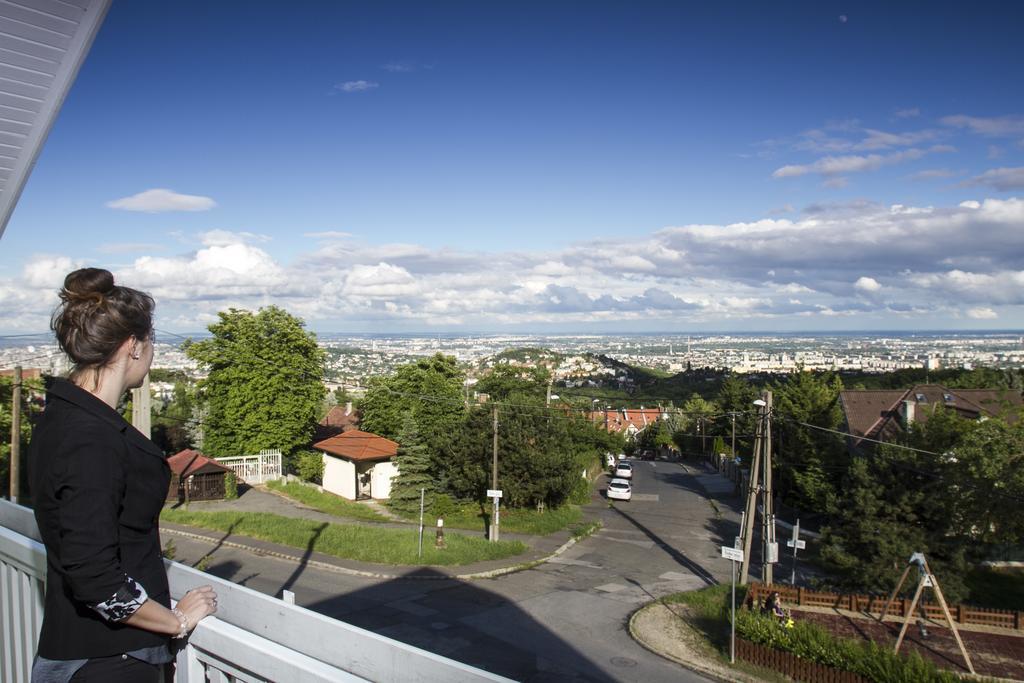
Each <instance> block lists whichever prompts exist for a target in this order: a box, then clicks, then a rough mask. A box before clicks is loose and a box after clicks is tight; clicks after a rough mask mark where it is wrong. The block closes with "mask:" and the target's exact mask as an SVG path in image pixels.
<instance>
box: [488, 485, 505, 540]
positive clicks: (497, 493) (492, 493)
mask: <svg viewBox="0 0 1024 683" xmlns="http://www.w3.org/2000/svg"><path fill="white" fill-rule="evenodd" d="M501 493H502V491H501V489H487V497H488V498H490V499H492V500H493V501H494V512H493V513H492V514H493V517H492V520H493V521H492V526H491V529H493V531H494V533H493V534H492V535H491V540H492V541H497V540H498V534H499V533H500V531H499V529H500V528H501V526H500V524H501V522H500V519H501V518H500V517H499V515H500V514H501V513H500V512H499V511H498V501H499V500H501Z"/></svg>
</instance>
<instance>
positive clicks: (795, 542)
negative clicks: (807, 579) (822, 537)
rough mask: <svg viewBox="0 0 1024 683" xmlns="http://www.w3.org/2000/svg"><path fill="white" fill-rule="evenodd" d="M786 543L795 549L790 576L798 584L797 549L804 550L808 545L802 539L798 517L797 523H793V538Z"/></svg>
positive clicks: (790, 580) (794, 583)
mask: <svg viewBox="0 0 1024 683" xmlns="http://www.w3.org/2000/svg"><path fill="white" fill-rule="evenodd" d="M786 545H787V546H789V547H790V548H792V549H793V572H792V574H791V575H790V577H789V582H790V583H791V584H792V585H794V586H795V585H796V551H797V550H803V549H804V548H806V547H807V542H806V541H801V540H800V519H799V518H797V520H796V524H794V525H793V538H791V539H789V540H788V541H786Z"/></svg>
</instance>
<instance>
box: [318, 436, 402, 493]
mask: <svg viewBox="0 0 1024 683" xmlns="http://www.w3.org/2000/svg"><path fill="white" fill-rule="evenodd" d="M313 448H315V449H316V450H318V451H320V452H321V454H322V456H321V457H322V458H323V461H324V474H323V488H324V490H325V491H330V492H331V493H334V494H336V495H339V496H341V497H343V498H348V499H349V500H360V499H366V498H374V499H377V500H386V499H387V498H388V497H390V496H391V479H392V478H393V477H395V476H396V475H397V474H398V467H397V466H396V465H395V462H394V459H395V456H396V455H398V444H397V443H395V442H394V441H392V440H391V439H385V438H384V437H383V436H379V435H377V434H371V433H370V432H364V431H360V430H358V429H350V430H349V431H347V432H343V433H341V434H336V435H335V436H332V437H330V438H328V439H324V440H323V441H318V442H317V443H315V444H313Z"/></svg>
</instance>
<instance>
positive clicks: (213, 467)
mask: <svg viewBox="0 0 1024 683" xmlns="http://www.w3.org/2000/svg"><path fill="white" fill-rule="evenodd" d="M167 464H168V465H169V466H170V468H171V485H170V487H169V488H168V489H167V500H168V501H176V502H186V503H187V502H189V501H193V500H223V498H224V494H225V491H226V487H225V481H224V478H225V477H226V476H227V475H228V473H229V472H231V470H230V469H228V468H227V467H224V465H221V464H220V463H218V462H217V461H216V460H213V459H211V458H207V457H206V456H205V455H203V454H202V453H200V452H199V451H194V450H192V449H191V448H186V449H185V450H183V451H181V452H180V453H175V454H174V455H172V456H171V457H169V458H167Z"/></svg>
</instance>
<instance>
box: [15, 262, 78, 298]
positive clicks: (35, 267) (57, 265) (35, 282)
mask: <svg viewBox="0 0 1024 683" xmlns="http://www.w3.org/2000/svg"><path fill="white" fill-rule="evenodd" d="M81 267H82V264H81V263H79V262H76V261H73V260H72V259H71V258H69V257H67V256H42V257H38V258H36V259H35V260H33V261H31V262H29V263H28V264H26V265H25V267H24V268H23V269H22V274H23V276H24V282H25V284H26V285H28V286H29V287H35V288H40V289H53V291H55V292H56V291H57V290H58V289H60V288H61V287H62V286H63V285H64V276H65V275H67V274H68V273H70V272H71V271H72V270H75V269H77V268H81Z"/></svg>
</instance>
